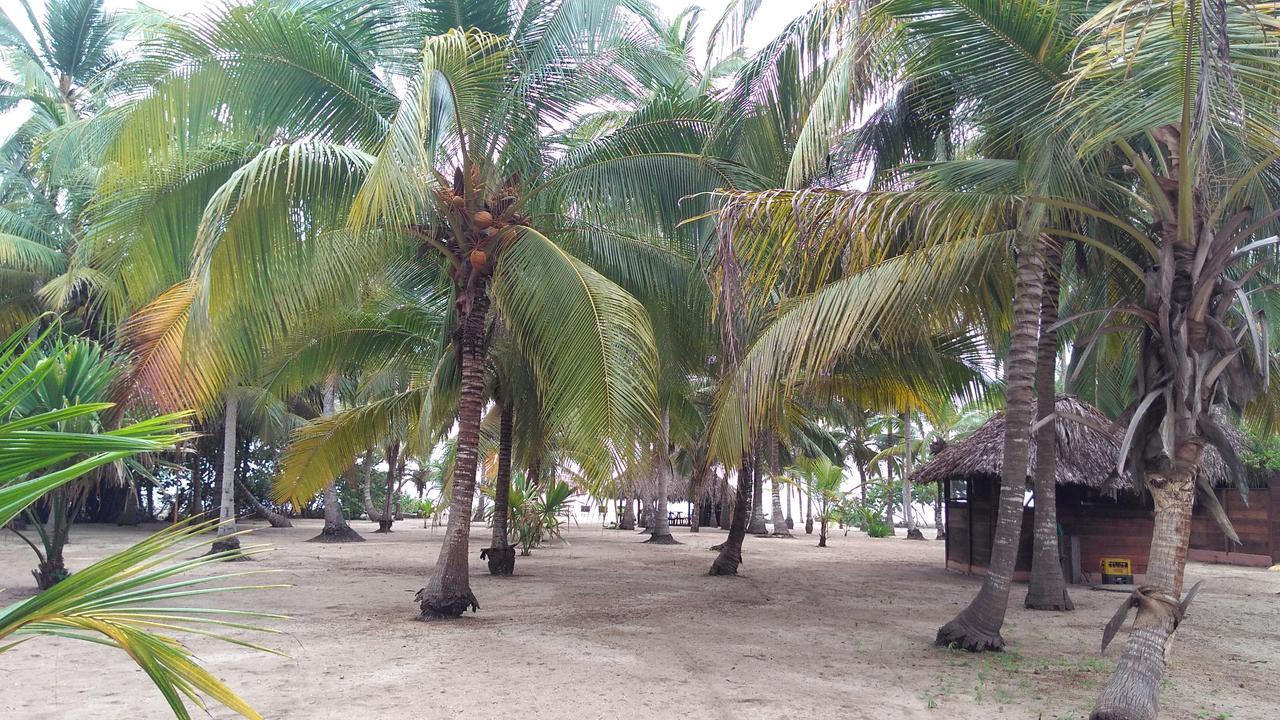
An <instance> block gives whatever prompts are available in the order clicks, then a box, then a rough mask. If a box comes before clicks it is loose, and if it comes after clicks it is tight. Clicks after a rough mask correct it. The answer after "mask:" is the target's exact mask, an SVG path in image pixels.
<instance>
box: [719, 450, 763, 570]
mask: <svg viewBox="0 0 1280 720" xmlns="http://www.w3.org/2000/svg"><path fill="white" fill-rule="evenodd" d="M754 465H755V458H753V457H752V456H751V455H745V456H743V458H742V469H741V470H739V471H738V489H737V492H736V493H735V494H734V501H733V520H732V521H731V523H730V525H729V537H728V538H726V539H725V541H724V543H722V544H721V545H720V554H719V555H717V556H716V559H715V562H713V563H711V574H712V575H737V574H738V566H739V565H741V564H742V541H743V539H745V538H746V536H747V513H749V512H750V511H751V485H752V480H751V479H752V477H754V475H755V469H754Z"/></svg>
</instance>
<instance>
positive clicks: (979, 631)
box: [935, 234, 1044, 652]
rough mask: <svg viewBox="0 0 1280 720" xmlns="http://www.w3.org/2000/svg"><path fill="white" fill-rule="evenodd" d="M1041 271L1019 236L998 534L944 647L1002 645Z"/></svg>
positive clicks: (941, 636) (942, 637)
mask: <svg viewBox="0 0 1280 720" xmlns="http://www.w3.org/2000/svg"><path fill="white" fill-rule="evenodd" d="M1043 276H1044V260H1043V257H1042V256H1041V251H1040V241H1039V238H1038V237H1035V236H1027V235H1025V234H1023V235H1020V240H1019V243H1018V270H1017V283H1016V286H1015V289H1014V301H1013V312H1014V316H1013V317H1014V324H1013V337H1012V341H1011V343H1010V348H1009V358H1008V360H1007V361H1006V363H1005V436H1004V463H1003V468H1002V470H1003V472H1002V475H1001V478H1000V500H999V505H998V510H997V514H996V535H995V540H994V543H993V548H992V551H991V561H990V562H989V563H988V566H987V574H986V576H985V577H984V578H983V580H982V589H981V590H979V591H978V595H977V596H976V597H974V599H973V601H972V602H970V603H969V605H968V606H967V607H966V608H965V609H964V610H961V611H960V614H959V615H957V616H956V617H955V619H953V620H952V621H951V622H949V623H947V624H946V625H943V626H942V627H941V628H939V629H938V635H937V637H936V638H935V642H936V643H937V644H938V645H941V646H943V647H952V646H954V647H959V648H963V649H965V650H969V651H971V652H982V651H985V650H1001V649H1003V648H1004V638H1003V637H1001V635H1000V629H1001V627H1002V626H1003V625H1004V616H1005V612H1006V611H1007V610H1008V606H1009V587H1010V583H1011V581H1012V579H1013V569H1014V564H1015V563H1016V562H1017V559H1018V543H1019V539H1020V537H1021V533H1022V501H1023V497H1024V495H1025V494H1026V488H1027V453H1028V451H1029V445H1030V439H1031V418H1032V414H1033V410H1034V400H1035V398H1034V396H1033V394H1032V389H1033V386H1034V384H1035V374H1036V338H1037V335H1038V332H1037V331H1038V329H1039V325H1040V295H1041V287H1042V279H1043Z"/></svg>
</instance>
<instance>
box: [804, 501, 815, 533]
mask: <svg viewBox="0 0 1280 720" xmlns="http://www.w3.org/2000/svg"><path fill="white" fill-rule="evenodd" d="M804 534H805V535H812V534H813V493H812V492H807V493H805V494H804Z"/></svg>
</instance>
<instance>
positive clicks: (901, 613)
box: [0, 520, 1280, 720]
mask: <svg viewBox="0 0 1280 720" xmlns="http://www.w3.org/2000/svg"><path fill="white" fill-rule="evenodd" d="M355 525H356V527H357V529H359V530H360V531H361V532H363V533H365V537H366V538H367V539H368V542H365V543H360V544H354V545H318V544H308V543H305V542H303V541H304V540H306V539H307V538H308V537H311V536H312V535H314V534H315V533H316V532H317V530H318V527H319V523H318V522H317V521H301V522H297V523H296V527H294V528H292V529H288V530H272V529H270V528H267V529H263V530H262V531H260V532H258V533H256V537H257V538H258V539H259V540H262V541H269V542H271V543H273V544H274V545H275V546H276V547H277V549H276V550H275V551H274V552H273V553H272V554H271V555H270V556H268V557H266V558H264V559H262V560H260V561H258V562H257V563H256V564H255V567H263V568H275V569H279V570H281V571H282V572H281V573H280V574H279V575H277V576H275V578H274V579H276V580H280V581H283V582H289V583H292V584H293V585H294V587H292V588H290V589H286V590H272V591H266V592H260V593H249V594H242V595H230V596H223V597H221V598H218V599H216V600H214V602H220V603H226V606H229V607H244V608H261V609H266V610H271V611H277V612H283V613H286V614H289V615H291V616H292V617H293V619H292V620H291V621H289V622H286V623H281V624H280V627H281V628H282V629H284V630H285V631H286V632H287V633H288V635H287V636H284V637H278V638H270V639H269V642H273V643H274V646H276V647H279V648H281V649H283V650H285V651H286V652H288V653H289V654H290V655H291V658H292V659H289V660H285V659H281V658H277V657H273V656H269V655H262V654H256V653H253V652H250V651H247V650H244V649H242V648H238V647H232V646H227V645H223V644H220V643H214V642H212V641H208V640H205V639H203V638H193V639H192V641H191V642H192V644H193V645H194V646H195V647H196V648H197V649H198V653H199V655H200V657H201V658H202V659H203V660H204V661H205V662H206V664H207V665H208V667H209V668H210V669H212V670H213V672H214V673H215V674H217V675H218V676H219V677H221V678H224V679H225V680H227V681H228V682H229V683H230V684H231V685H232V687H234V688H235V689H236V690H237V691H238V692H240V693H241V694H242V695H243V696H244V697H245V698H246V699H247V700H248V701H249V702H250V703H252V704H253V705H254V706H255V707H257V708H258V709H259V710H260V711H261V712H262V714H263V715H264V716H265V717H268V718H288V719H292V718H307V719H315V720H320V719H324V718H360V719H361V720H381V719H384V718H415V719H418V718H455V717H468V718H477V719H487V718H497V717H512V716H517V717H521V718H608V719H610V720H621V719H626V718H643V719H644V720H655V719H660V718H669V717H691V718H725V719H728V718H761V719H767V720H779V719H780V718H821V717H839V718H943V717H945V718H974V719H977V718H984V719H985V718H992V717H1007V718H1019V719H1021V718H1043V720H1056V719H1058V718H1081V717H1084V716H1085V715H1086V714H1087V711H1088V708H1089V707H1090V706H1091V705H1092V701H1093V698H1094V696H1095V695H1096V693H1097V691H1098V688H1099V686H1100V684H1101V683H1103V682H1105V681H1106V679H1107V677H1108V676H1109V672H1110V669H1111V667H1112V663H1113V662H1114V658H1115V656H1116V654H1117V653H1118V650H1119V648H1118V647H1116V648H1114V649H1113V650H1112V652H1111V653H1110V655H1109V657H1108V658H1107V659H1105V660H1102V661H1098V660H1097V654H1096V648H1097V644H1098V640H1099V637H1100V633H1101V628H1102V625H1103V624H1104V623H1105V621H1106V618H1107V617H1109V616H1110V614H1111V612H1112V611H1113V610H1114V608H1115V607H1116V604H1117V603H1118V602H1119V601H1120V599H1121V597H1120V596H1119V595H1117V594H1114V593H1102V592H1093V591H1089V590H1088V589H1085V588H1074V589H1073V595H1072V596H1073V598H1074V600H1075V602H1076V606H1077V608H1078V609H1077V610H1076V612H1074V613H1068V614H1053V613H1033V612H1030V611H1026V610H1023V609H1022V608H1021V604H1022V595H1023V593H1024V592H1025V589H1024V588H1023V587H1020V586H1019V587H1015V589H1014V597H1013V601H1012V602H1011V605H1013V606H1014V607H1013V609H1012V610H1011V611H1010V614H1009V619H1008V622H1007V623H1006V627H1005V637H1006V639H1007V640H1008V641H1009V642H1010V649H1011V650H1012V652H1010V653H1005V654H1003V655H1000V654H994V655H985V656H970V655H966V654H960V653H953V652H947V651H944V650H939V649H935V648H934V647H933V646H932V644H931V641H932V639H933V634H934V631H935V630H936V629H937V627H938V626H939V625H940V624H942V623H943V622H945V621H946V620H948V619H949V618H950V617H951V616H952V615H953V614H954V613H955V612H956V611H958V610H959V608H960V607H962V606H963V604H964V603H966V602H967V601H968V600H969V598H970V597H971V596H972V595H973V593H974V592H975V590H976V588H977V582H978V581H977V580H976V579H974V578H968V577H962V576H959V575H955V574H952V573H948V572H946V571H944V570H943V569H942V567H941V561H942V544H941V543H940V542H935V541H928V542H923V543H918V542H917V543H913V542H909V541H907V540H905V539H902V538H894V539H884V540H871V539H867V538H865V537H861V536H858V535H857V534H852V535H850V536H848V537H843V536H842V535H840V534H839V532H836V533H835V536H834V537H833V538H832V539H831V547H829V548H827V549H825V550H823V549H818V548H816V547H814V544H815V542H816V536H807V537H806V536H804V535H803V534H801V535H800V537H799V538H798V539H796V540H775V539H763V538H751V537H749V538H748V539H747V547H746V552H745V555H746V562H745V566H744V569H743V572H744V574H743V576H742V577H738V578H713V577H709V576H707V575H705V572H706V570H707V568H708V567H709V565H710V563H711V560H712V558H713V554H712V553H711V552H709V551H708V550H707V548H708V547H709V546H710V545H711V544H713V543H716V542H719V541H720V540H722V539H723V533H721V532H719V531H708V530H704V531H703V532H702V533H700V534H698V535H691V534H689V532H688V529H687V528H675V529H673V532H674V533H675V535H676V537H677V539H679V540H680V541H681V542H683V543H685V544H684V545H682V546H678V547H669V546H656V547H655V546H648V545H641V544H639V540H641V539H642V538H641V537H640V536H637V535H635V534H633V533H631V532H617V531H601V530H599V529H593V528H590V527H581V528H578V529H576V530H574V531H572V532H571V533H569V535H568V537H569V540H570V543H571V544H570V545H569V546H567V547H554V548H547V549H543V550H539V551H535V554H534V556H533V557H529V558H518V559H517V565H516V573H517V574H516V576H515V577H512V578H491V577H490V576H489V575H488V574H487V573H486V572H485V571H484V565H483V563H482V562H481V561H479V559H478V558H473V560H472V566H471V567H472V573H473V575H472V577H473V579H472V587H473V589H474V590H475V593H476V595H477V596H478V597H479V599H480V604H481V611H480V612H479V613H478V614H476V615H474V616H472V615H468V616H467V617H466V618H465V619H464V620H461V621H456V622H451V623H421V622H416V621H415V620H414V616H415V606H414V603H413V593H414V592H415V591H416V590H417V589H418V588H419V587H421V586H422V585H423V584H424V581H425V579H426V576H427V573H428V571H429V569H430V567H431V565H432V563H433V562H434V560H435V557H436V552H437V549H438V546H439V538H440V535H439V533H438V532H437V533H436V534H434V535H433V534H431V533H430V532H429V531H426V530H424V529H422V527H421V522H420V521H412V520H410V521H406V522H404V523H398V524H397V526H396V532H395V533H393V534H392V535H390V536H385V535H373V534H371V532H370V531H371V530H372V529H373V527H372V526H371V525H370V524H369V523H365V522H357V523H355ZM143 532H144V531H142V530H138V529H120V528H115V527H103V526H87V527H84V528H79V529H77V530H76V532H75V534H74V537H73V540H74V544H73V545H72V546H71V547H70V548H69V554H68V565H69V566H70V567H71V568H72V569H73V570H74V569H75V568H78V567H83V566H84V565H85V564H86V563H88V562H90V561H92V560H93V559H95V558H98V557H100V556H102V555H103V554H105V553H106V552H108V551H109V550H112V549H116V548H119V547H121V546H123V545H124V544H126V543H129V542H132V541H134V540H136V539H138V538H139V537H141V535H142V533H143ZM802 532H803V531H801V533H802ZM486 539H487V530H484V529H482V528H479V527H476V528H475V529H474V531H473V545H475V546H476V547H477V548H478V547H479V546H481V545H484V544H487V543H486V542H485V540H486ZM33 564H34V563H33V560H32V557H31V554H30V551H29V549H27V548H26V547H25V546H23V545H21V544H20V543H19V542H18V541H17V539H16V538H13V537H12V536H11V535H8V536H6V537H5V538H3V539H0V587H8V588H10V589H9V590H8V591H7V592H5V593H4V594H3V595H2V596H0V601H2V602H4V603H6V604H7V603H8V602H12V601H13V600H14V599H15V598H17V597H21V596H22V595H25V594H27V593H28V592H29V591H28V590H27V588H29V587H30V586H31V584H32V581H31V577H30V575H29V574H28V569H29V568H30V567H31V566H32V565H33ZM227 567H231V566H224V569H225V568H227ZM241 567H243V566H236V567H235V569H240V568H241ZM1189 576H1190V578H1191V579H1192V580H1193V581H1194V580H1195V579H1200V578H1203V579H1205V580H1206V582H1205V587H1204V588H1203V590H1202V592H1201V594H1200V596H1199V597H1198V598H1197V600H1196V602H1195V605H1194V606H1193V609H1192V614H1191V617H1190V618H1189V620H1188V622H1187V624H1185V625H1184V626H1183V630H1182V631H1181V632H1180V637H1179V639H1178V644H1177V649H1176V656H1175V658H1174V669H1173V672H1172V674H1171V676H1170V678H1169V680H1168V682H1167V687H1166V690H1165V692H1164V695H1163V698H1164V703H1165V705H1164V713H1163V717H1165V718H1170V719H1177V720H1181V719H1184V718H1185V719H1191V718H1216V717H1219V715H1218V714H1219V713H1227V715H1225V716H1223V717H1229V718H1230V719H1231V720H1263V718H1274V717H1276V716H1277V708H1278V707H1280V683H1278V681H1277V679H1276V678H1277V671H1278V670H1280V642H1278V640H1280V635H1278V633H1280V623H1277V619H1278V618H1280V573H1269V572H1267V571H1265V570H1255V569H1246V568H1235V567H1225V566H1211V565H1201V564H1194V565H1193V566H1192V567H1191V568H1190V570H1189ZM1123 639H1124V638H1123V637H1121V638H1120V642H1123ZM0 674H2V675H0V676H2V677H3V678H4V681H5V682H4V689H3V691H2V692H0V718H23V719H24V720H37V719H41V718H112V719H115V718H130V719H137V720H141V719H145V718H165V717H169V715H168V713H167V710H166V709H165V707H164V706H163V701H162V700H161V698H160V696H159V695H158V693H157V692H156V691H155V689H154V688H153V687H152V686H151V685H150V683H149V681H148V680H147V678H146V677H145V676H144V675H143V674H142V673H141V672H140V671H138V670H136V669H135V668H134V666H132V665H131V664H130V663H129V661H128V660H127V659H126V658H124V657H123V656H121V655H120V654H119V653H118V652H115V651H112V650H111V649H109V648H103V647H98V646H94V645H91V644H88V643H75V642H72V641H65V640H57V641H53V640H44V639H37V640H33V641H31V642H28V643H26V644H24V645H23V646H20V647H19V648H17V649H15V650H13V651H11V652H9V653H6V654H4V655H0ZM213 717H216V718H224V717H231V714H230V713H228V712H227V711H226V710H225V709H221V708H217V709H215V710H214V711H213Z"/></svg>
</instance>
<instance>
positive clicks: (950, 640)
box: [934, 616, 1004, 652]
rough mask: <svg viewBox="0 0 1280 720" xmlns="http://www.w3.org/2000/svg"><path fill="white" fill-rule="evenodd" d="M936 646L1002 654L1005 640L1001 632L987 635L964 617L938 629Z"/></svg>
mask: <svg viewBox="0 0 1280 720" xmlns="http://www.w3.org/2000/svg"><path fill="white" fill-rule="evenodd" d="M934 644H935V645H938V646H939V647H945V648H954V649H956V650H965V651H967V652H1001V651H1003V650H1004V638H1003V637H1001V636H1000V633H999V632H996V633H986V632H983V631H980V630H977V629H975V628H973V627H970V626H969V624H968V623H967V622H965V621H964V618H963V616H962V617H958V618H956V619H955V620H952V621H951V622H949V623H947V624H946V625H943V626H942V627H941V628H939V629H938V637H937V638H936V639H935V640H934Z"/></svg>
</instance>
